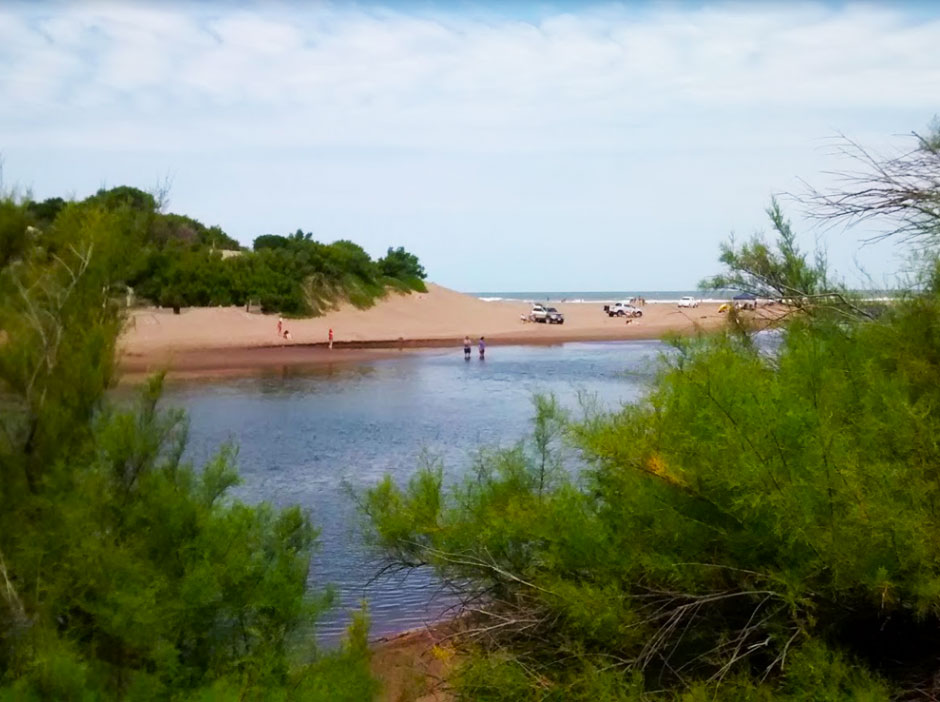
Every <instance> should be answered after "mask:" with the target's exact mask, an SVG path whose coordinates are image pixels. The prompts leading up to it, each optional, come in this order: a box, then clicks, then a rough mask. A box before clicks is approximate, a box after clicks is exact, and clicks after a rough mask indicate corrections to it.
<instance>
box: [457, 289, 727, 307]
mask: <svg viewBox="0 0 940 702" xmlns="http://www.w3.org/2000/svg"><path fill="white" fill-rule="evenodd" d="M467 294H468V295H473V296H474V297H476V298H478V299H480V300H483V301H485V302H502V301H512V302H556V303H565V304H596V303H601V304H605V303H611V302H618V301H620V300H629V299H631V298H634V297H642V298H644V299H645V300H646V302H647V303H649V304H676V303H677V302H679V300H681V299H682V298H683V297H686V296H689V295H691V296H692V297H694V298H695V299H697V300H701V301H702V302H726V301H728V300H730V299H731V298H732V297H734V295H735V292H734V291H732V290H710V291H708V293H705V294H703V293H702V292H701V291H700V290H567V291H565V290H561V291H550V290H530V291H524V292H471V293H467Z"/></svg>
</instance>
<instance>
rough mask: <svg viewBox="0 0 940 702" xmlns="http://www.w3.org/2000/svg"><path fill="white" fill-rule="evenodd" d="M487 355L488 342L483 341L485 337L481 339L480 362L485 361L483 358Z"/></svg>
mask: <svg viewBox="0 0 940 702" xmlns="http://www.w3.org/2000/svg"><path fill="white" fill-rule="evenodd" d="M485 355H486V342H485V341H483V337H482V336H481V337H480V360H481V361H482V360H483V357H484V356H485Z"/></svg>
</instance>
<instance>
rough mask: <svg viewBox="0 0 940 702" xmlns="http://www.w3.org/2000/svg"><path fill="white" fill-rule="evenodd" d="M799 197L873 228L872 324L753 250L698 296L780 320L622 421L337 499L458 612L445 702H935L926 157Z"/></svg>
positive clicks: (851, 299)
mask: <svg viewBox="0 0 940 702" xmlns="http://www.w3.org/2000/svg"><path fill="white" fill-rule="evenodd" d="M871 163H873V164H874V165H875V168H873V170H872V171H871V172H870V173H868V174H867V179H866V180H863V181H861V182H858V183H855V184H856V185H858V187H857V188H856V189H852V190H849V191H846V192H842V193H833V194H825V193H811V194H810V196H809V199H810V203H811V204H812V205H813V206H814V207H816V208H817V209H816V212H817V213H818V214H819V216H822V217H827V218H829V217H831V218H835V219H837V220H838V219H848V220H849V221H854V220H855V219H858V218H860V217H886V218H887V219H885V220H883V221H884V223H891V224H893V226H894V228H893V229H892V231H895V232H898V236H904V237H907V238H909V239H910V240H912V241H911V244H910V245H912V246H915V247H916V249H917V258H918V260H919V262H920V266H921V270H920V276H919V278H918V279H917V281H916V282H915V283H914V284H912V285H911V286H910V289H909V290H907V291H906V293H905V294H903V295H901V296H899V297H898V299H896V300H893V301H892V302H891V303H877V302H872V301H871V300H865V299H864V296H862V297H861V298H859V297H857V296H852V295H850V294H849V293H848V292H847V291H845V290H843V289H840V288H839V286H837V285H835V284H833V283H832V281H830V280H828V279H827V275H826V269H825V264H824V260H823V258H822V257H819V256H817V257H810V256H808V255H807V254H806V253H804V252H801V251H800V249H799V247H798V246H797V245H796V243H795V236H794V234H793V231H792V229H791V227H790V224H789V223H788V222H787V221H786V219H785V217H784V216H783V214H782V211H781V209H780V207H779V206H778V205H777V204H776V203H774V204H773V205H772V207H771V208H770V210H769V214H770V217H771V222H772V224H773V226H774V229H775V232H776V234H777V241H776V242H767V241H765V240H763V239H761V238H755V239H753V240H751V241H748V242H746V243H744V244H743V245H736V244H734V243H733V242H732V243H730V244H728V245H727V246H725V247H724V248H723V249H722V255H721V260H722V261H723V263H724V264H725V266H726V268H725V270H724V272H722V273H721V274H720V275H718V276H717V277H716V278H714V279H713V280H711V281H710V284H713V285H716V286H719V287H724V286H728V285H733V286H734V287H738V288H740V289H745V290H750V291H753V292H755V293H760V294H764V295H768V296H772V297H774V298H777V299H786V300H787V301H788V304H789V305H790V306H791V308H792V310H793V313H792V314H789V315H784V316H783V317H782V318H781V319H780V322H779V326H778V329H777V331H776V332H774V333H773V334H769V335H768V334H761V335H755V334H753V333H752V331H751V328H750V325H749V322H748V318H747V317H746V316H743V315H744V314H745V313H742V315H737V314H735V313H734V311H733V310H732V318H731V320H730V323H729V325H728V327H727V329H726V330H725V331H723V332H720V333H717V334H709V335H701V336H699V337H698V338H694V339H676V340H674V342H673V343H672V345H671V349H670V351H669V352H667V353H664V354H663V357H662V359H661V362H660V366H659V370H658V374H657V375H656V378H655V380H654V381H653V382H652V384H651V386H650V389H649V392H648V394H647V395H646V397H645V399H644V400H643V401H641V402H639V403H637V404H635V405H631V406H627V407H624V408H623V409H622V410H620V411H617V412H613V413H609V414H607V413H598V412H586V413H585V414H584V416H577V417H570V416H568V415H567V414H566V413H565V412H563V411H562V410H561V409H560V408H559V407H558V405H557V404H556V403H555V402H554V401H553V400H552V399H551V398H538V399H537V401H536V404H535V411H534V424H533V431H532V435H531V436H529V437H527V438H525V439H524V440H521V441H520V442H519V443H518V445H516V446H514V447H511V448H509V449H503V450H493V451H489V452H486V451H484V452H483V453H481V455H480V457H479V460H477V461H476V462H475V465H474V468H473V470H472V471H471V472H470V473H469V474H467V475H466V476H465V477H464V478H463V479H460V480H457V481H456V482H453V483H452V482H450V481H445V480H444V479H443V475H442V471H441V469H440V467H427V468H424V469H422V470H420V471H419V472H418V473H417V474H416V475H415V476H414V477H413V478H412V479H411V481H410V482H409V483H407V484H404V485H396V484H394V483H393V482H392V481H391V480H385V481H384V482H382V483H381V484H379V485H377V486H376V487H375V488H374V489H372V490H371V491H369V492H368V493H367V494H366V495H364V496H363V508H364V510H365V512H366V514H367V515H368V518H369V522H370V524H371V527H370V532H369V533H370V536H371V538H372V540H373V543H374V544H375V546H376V548H377V549H378V550H379V551H380V552H381V553H383V554H384V555H385V557H386V559H387V561H388V565H389V566H390V567H397V568H405V569H407V568H415V567H427V566H430V567H433V568H434V569H435V570H436V571H437V573H438V574H439V575H440V577H441V579H442V580H443V581H444V582H445V583H447V584H448V586H449V587H450V588H451V589H452V590H453V591H454V592H455V593H456V594H457V595H458V596H459V597H460V598H461V602H462V603H463V612H464V615H465V617H464V632H463V634H462V636H461V637H459V638H458V639H457V641H458V643H459V648H460V649H461V655H460V661H461V664H460V665H459V666H458V668H457V669H456V671H455V673H454V675H453V678H452V680H451V682H452V684H453V686H454V688H455V691H456V694H457V696H458V697H459V698H460V699H467V700H688V701H692V700H716V699H720V700H846V701H848V700H888V699H925V700H926V699H937V695H938V692H940V687H938V682H937V672H938V666H937V660H938V655H940V648H938V640H940V639H938V637H937V632H938V630H940V542H938V540H937V538H936V534H937V531H938V529H940V511H938V505H940V444H938V441H937V437H938V436H940V265H938V262H937V258H936V256H935V254H934V251H935V249H936V244H937V243H938V241H940V206H938V203H940V144H938V140H937V138H936V137H930V138H925V139H921V140H919V141H918V144H917V147H916V149H915V150H914V151H913V152H911V153H909V154H906V155H903V156H899V157H898V158H896V159H893V160H890V161H887V162H876V161H871Z"/></svg>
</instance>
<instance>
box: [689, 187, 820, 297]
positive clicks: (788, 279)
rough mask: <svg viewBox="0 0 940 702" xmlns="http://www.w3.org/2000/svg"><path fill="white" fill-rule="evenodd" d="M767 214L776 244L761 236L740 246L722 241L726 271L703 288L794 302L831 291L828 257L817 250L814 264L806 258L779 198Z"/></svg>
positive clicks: (707, 282) (722, 259)
mask: <svg viewBox="0 0 940 702" xmlns="http://www.w3.org/2000/svg"><path fill="white" fill-rule="evenodd" d="M767 215H768V217H770V221H771V223H772V225H773V229H774V231H775V232H776V234H777V241H776V246H775V247H774V246H772V245H770V244H768V243H767V242H766V241H764V239H763V238H762V237H760V236H754V237H753V238H752V239H751V241H749V242H745V243H744V244H743V245H741V246H740V247H739V246H737V245H736V244H735V241H734V240H733V239H732V240H731V241H730V242H728V243H726V244H722V245H721V256H720V260H721V262H722V263H723V264H725V266H726V267H727V272H726V273H723V274H719V275H716V276H713V277H711V278H708V279H706V280H705V281H703V282H702V284H701V285H702V287H703V288H706V289H711V290H720V289H733V290H742V291H744V292H749V293H752V294H754V295H757V296H758V297H764V298H770V299H781V298H785V299H792V300H794V301H800V300H802V299H803V298H815V297H816V296H818V295H821V294H825V293H828V292H831V288H830V283H829V281H828V280H827V273H826V261H825V258H824V257H823V255H822V253H821V252H817V253H816V260H815V261H814V262H813V263H809V262H808V261H807V260H806V254H805V253H803V252H802V251H800V248H799V246H798V245H797V243H796V234H795V232H794V231H793V229H792V227H791V226H790V222H789V221H788V220H787V219H786V218H785V217H784V214H783V211H782V210H781V209H780V204H779V203H778V202H777V200H776V198H774V199H772V200H771V204H770V207H769V208H768V209H767Z"/></svg>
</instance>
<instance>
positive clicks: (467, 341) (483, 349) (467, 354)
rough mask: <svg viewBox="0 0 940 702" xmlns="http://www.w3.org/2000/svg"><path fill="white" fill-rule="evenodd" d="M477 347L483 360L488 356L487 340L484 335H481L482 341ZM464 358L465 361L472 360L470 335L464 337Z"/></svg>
mask: <svg viewBox="0 0 940 702" xmlns="http://www.w3.org/2000/svg"><path fill="white" fill-rule="evenodd" d="M477 347H478V348H479V349H480V360H481V361H482V360H483V359H484V357H485V356H486V341H485V340H484V339H483V337H482V336H481V337H480V341H479V342H478V344H477ZM463 358H464V360H465V361H469V360H470V337H469V336H465V337H464V338H463Z"/></svg>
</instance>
